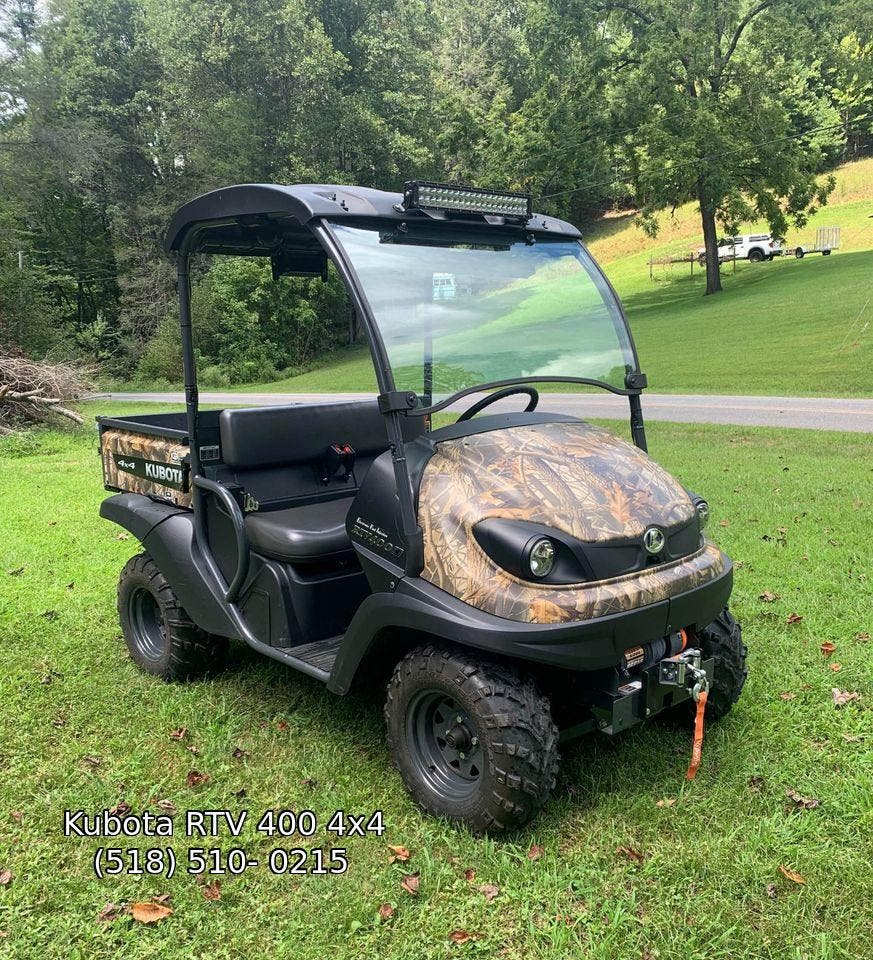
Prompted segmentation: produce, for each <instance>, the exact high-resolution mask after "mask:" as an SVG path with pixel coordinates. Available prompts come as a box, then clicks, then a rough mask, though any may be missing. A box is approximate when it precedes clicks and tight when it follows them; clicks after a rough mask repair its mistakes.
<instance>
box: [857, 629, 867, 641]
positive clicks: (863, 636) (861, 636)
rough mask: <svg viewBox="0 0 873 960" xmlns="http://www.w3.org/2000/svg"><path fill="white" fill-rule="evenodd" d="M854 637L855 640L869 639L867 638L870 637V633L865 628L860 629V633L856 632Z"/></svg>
mask: <svg viewBox="0 0 873 960" xmlns="http://www.w3.org/2000/svg"><path fill="white" fill-rule="evenodd" d="M855 639H856V640H869V639H870V634H869V633H867V631H866V630H862V631H861V632H860V633H856V634H855Z"/></svg>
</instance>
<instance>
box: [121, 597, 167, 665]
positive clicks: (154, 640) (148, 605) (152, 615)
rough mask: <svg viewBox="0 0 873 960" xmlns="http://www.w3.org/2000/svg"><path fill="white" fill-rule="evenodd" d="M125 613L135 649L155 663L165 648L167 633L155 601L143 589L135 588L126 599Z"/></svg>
mask: <svg viewBox="0 0 873 960" xmlns="http://www.w3.org/2000/svg"><path fill="white" fill-rule="evenodd" d="M127 612H128V620H129V621H130V626H131V629H132V630H133V639H134V641H135V642H136V645H137V647H138V648H139V650H140V651H141V652H142V655H143V656H144V657H145V658H146V659H147V660H151V661H154V662H157V661H158V660H160V659H161V657H163V655H164V651H165V650H166V647H167V631H166V630H165V628H164V618H163V617H162V616H161V610H160V608H159V607H158V602H157V600H155V598H154V596H153V594H152V593H151V592H150V591H149V590H146V589H145V587H137V588H136V589H135V590H134V591H133V592H132V593H131V595H130V597H129V598H128V601H127Z"/></svg>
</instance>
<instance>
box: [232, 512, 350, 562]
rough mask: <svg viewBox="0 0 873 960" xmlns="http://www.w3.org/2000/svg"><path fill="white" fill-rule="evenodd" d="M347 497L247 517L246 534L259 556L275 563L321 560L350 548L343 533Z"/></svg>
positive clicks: (346, 536) (347, 538)
mask: <svg viewBox="0 0 873 960" xmlns="http://www.w3.org/2000/svg"><path fill="white" fill-rule="evenodd" d="M351 502H352V501H351V498H350V497H344V498H343V499H341V500H327V501H324V502H322V503H309V504H307V505H306V506H303V507H288V508H287V509H285V510H270V511H267V512H265V513H258V512H255V513H247V514H246V533H247V534H248V537H249V541H250V542H251V545H252V547H253V548H254V549H255V550H256V551H257V552H258V553H264V554H266V555H267V556H270V557H275V558H276V559H278V560H293V561H298V562H306V561H310V562H311V561H313V560H322V559H324V558H326V557H330V556H334V555H336V554H340V553H344V552H345V551H348V550H351V549H352V544H351V541H350V540H349V537H348V534H347V533H346V514H347V513H348V512H349V505H350V504H351Z"/></svg>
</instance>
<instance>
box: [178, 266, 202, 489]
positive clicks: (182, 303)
mask: <svg viewBox="0 0 873 960" xmlns="http://www.w3.org/2000/svg"><path fill="white" fill-rule="evenodd" d="M190 263H191V255H190V254H189V253H188V251H187V250H185V251H183V252H181V253H180V254H179V258H178V261H177V276H178V286H179V328H180V332H181V335H182V370H183V374H184V379H185V411H186V413H187V415H188V458H189V461H190V465H191V477H192V479H193V478H194V477H196V476H197V475H198V474H199V473H200V448H199V447H198V445H197V414H198V399H199V398H198V394H197V364H196V361H195V358H194V331H193V329H192V327H191V276H190V272H189V267H190Z"/></svg>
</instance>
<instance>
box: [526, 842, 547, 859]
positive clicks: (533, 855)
mask: <svg viewBox="0 0 873 960" xmlns="http://www.w3.org/2000/svg"><path fill="white" fill-rule="evenodd" d="M544 853H545V847H541V846H540V845H539V844H538V843H532V844H531V845H530V850H528V852H527V858H528V860H539V858H540V857H541V856H542V855H543V854H544Z"/></svg>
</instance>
